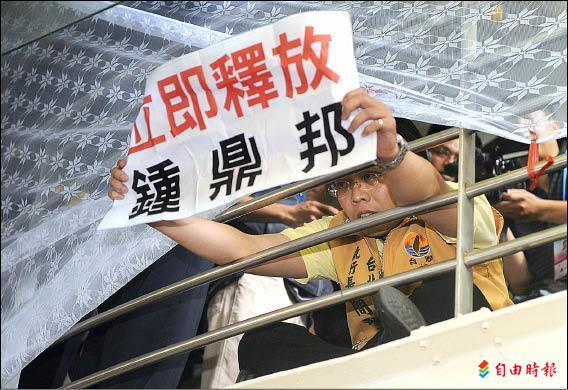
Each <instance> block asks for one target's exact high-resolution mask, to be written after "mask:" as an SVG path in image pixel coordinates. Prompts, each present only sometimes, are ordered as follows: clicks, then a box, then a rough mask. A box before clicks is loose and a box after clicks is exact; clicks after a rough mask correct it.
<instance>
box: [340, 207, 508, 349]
mask: <svg viewBox="0 0 568 390" xmlns="http://www.w3.org/2000/svg"><path fill="white" fill-rule="evenodd" d="M493 215H494V218H495V223H496V230H497V236H499V234H500V233H501V229H502V227H503V217H502V216H501V215H500V214H499V213H498V212H497V211H496V210H495V209H493ZM345 220H346V217H345V215H344V213H343V212H341V213H339V214H337V215H336V216H335V217H334V218H333V219H332V220H331V223H330V227H334V226H338V225H341V224H342V223H344V222H345ZM329 245H330V248H331V254H332V258H333V263H334V266H335V270H336V272H337V277H338V281H339V284H340V285H341V288H342V289H343V288H349V287H353V286H356V285H361V284H365V283H368V282H371V281H373V280H377V279H380V278H382V277H385V276H391V275H395V274H399V273H401V272H405V271H409V270H412V269H416V268H419V267H424V266H426V265H429V264H436V263H440V262H442V261H446V260H451V259H455V257H456V248H455V246H454V245H451V244H448V243H447V242H446V241H445V240H444V239H443V238H442V236H440V234H439V233H438V231H437V230H435V229H434V228H433V227H432V226H430V225H428V224H427V223H425V222H424V221H422V220H420V219H417V218H414V217H411V218H406V219H405V220H404V221H403V222H402V223H401V224H400V225H399V226H398V227H396V228H395V229H392V230H391V231H390V233H389V234H388V235H387V237H386V239H385V241H384V247H383V251H382V253H381V252H379V250H378V247H377V241H376V239H374V238H369V237H361V236H348V237H343V238H338V239H335V240H332V241H330V243H329ZM473 282H474V284H475V285H476V286H477V287H478V288H479V289H480V290H481V292H482V293H483V295H484V296H485V298H486V299H487V302H489V304H490V305H491V308H492V309H493V310H495V309H500V308H502V307H506V306H509V305H512V304H513V302H512V301H511V300H510V299H509V294H508V291H507V285H506V283H505V277H504V275H503V264H502V261H501V259H500V258H499V259H496V260H491V261H489V262H486V263H484V264H478V265H476V266H474V267H473ZM420 283H421V282H415V283H411V284H408V285H404V286H398V288H399V289H400V290H401V291H403V292H404V293H405V294H407V295H408V296H409V295H410V294H412V292H413V291H414V289H415V288H416V287H418V286H419V285H420ZM345 305H346V311H347V323H348V325H349V333H350V335H351V342H352V344H353V348H355V349H358V350H360V349H361V348H362V347H363V346H365V344H366V343H367V342H368V341H369V340H370V339H371V338H372V337H373V336H375V334H376V333H377V332H378V324H377V323H376V316H377V314H376V310H375V307H374V305H373V301H372V299H371V297H370V296H367V297H363V298H359V299H355V300H353V301H349V302H346V303H345Z"/></svg>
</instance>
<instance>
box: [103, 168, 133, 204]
mask: <svg viewBox="0 0 568 390" xmlns="http://www.w3.org/2000/svg"><path fill="white" fill-rule="evenodd" d="M125 166H126V160H118V161H117V162H116V167H114V168H112V170H111V171H110V176H111V177H110V179H109V181H108V184H110V186H111V189H110V190H109V191H108V197H109V198H111V199H112V200H121V199H124V195H123V194H126V193H127V192H128V188H127V187H126V186H125V185H124V183H126V182H127V181H128V176H127V175H126V173H124V171H123V169H124V167H125Z"/></svg>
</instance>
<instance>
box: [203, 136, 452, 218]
mask: <svg viewBox="0 0 568 390" xmlns="http://www.w3.org/2000/svg"><path fill="white" fill-rule="evenodd" d="M458 135H459V129H457V128H455V127H453V128H451V129H447V130H444V131H441V132H439V133H436V134H432V135H429V136H426V137H422V138H419V139H417V140H414V141H411V142H409V143H408V148H409V149H410V150H412V151H413V152H420V151H422V150H425V149H429V148H431V147H434V146H436V145H439V144H441V143H444V142H447V141H450V140H452V139H454V138H456V137H457V136H458ZM376 164H377V163H376V161H369V162H366V163H363V164H359V165H357V166H355V167H353V168H348V169H344V170H341V171H338V172H335V173H332V174H330V175H324V176H319V177H315V178H313V179H308V180H303V181H300V182H297V183H292V184H290V185H287V186H285V187H282V188H278V189H276V190H274V191H271V192H269V193H267V194H264V195H262V196H259V197H257V198H254V199H251V200H249V201H248V202H246V203H242V204H237V205H235V206H232V207H230V208H228V209H227V210H225V211H223V212H221V213H219V214H217V216H215V218H214V221H217V222H227V221H230V220H232V219H235V218H239V217H241V216H243V215H246V214H248V213H251V212H253V211H255V210H258V209H260V208H263V207H265V206H269V205H271V204H273V203H276V202H278V201H279V200H282V199H285V198H288V197H290V196H293V195H296V194H298V193H300V192H304V191H307V190H309V189H311V188H314V187H317V186H319V185H322V184H327V183H330V182H332V181H334V180H335V179H337V178H339V177H343V176H347V175H350V174H352V173H355V172H359V171H361V170H363V169H368V168H370V167H373V166H375V165H376Z"/></svg>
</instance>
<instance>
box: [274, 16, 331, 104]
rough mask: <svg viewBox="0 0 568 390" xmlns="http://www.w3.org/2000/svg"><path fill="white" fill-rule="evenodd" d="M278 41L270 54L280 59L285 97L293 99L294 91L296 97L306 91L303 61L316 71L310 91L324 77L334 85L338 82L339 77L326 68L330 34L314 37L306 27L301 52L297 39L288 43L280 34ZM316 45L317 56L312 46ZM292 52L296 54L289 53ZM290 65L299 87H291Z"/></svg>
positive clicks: (312, 29) (312, 30)
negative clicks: (317, 46) (296, 76)
mask: <svg viewBox="0 0 568 390" xmlns="http://www.w3.org/2000/svg"><path fill="white" fill-rule="evenodd" d="M279 39H280V44H279V45H278V46H276V47H275V48H274V49H272V53H273V54H274V55H278V56H279V57H280V65H281V67H282V71H283V73H284V79H285V81H286V96H287V97H289V98H291V97H293V96H294V90H295V91H296V93H297V94H298V95H301V94H303V93H305V92H306V91H307V90H308V81H307V79H306V72H305V69H304V63H303V61H310V62H311V63H312V64H313V65H314V67H315V69H316V73H315V75H314V78H313V80H312V81H311V82H310V87H312V89H314V90H315V89H317V88H318V86H319V85H320V83H321V80H322V78H323V77H326V78H327V79H329V80H331V81H333V82H334V83H337V82H338V81H339V75H338V74H337V73H335V72H334V71H333V70H332V69H330V68H329V67H328V66H327V59H328V57H329V42H330V41H331V35H330V34H327V35H326V34H320V35H316V34H314V28H313V27H312V26H306V28H305V30H304V45H303V47H302V48H301V50H300V49H299V48H300V46H301V42H300V39H299V38H297V39H293V40H291V41H289V40H288V36H287V34H286V33H283V34H280V36H279ZM317 43H319V46H320V50H319V55H318V54H317V53H316V51H315V50H314V45H315V44H317ZM295 49H299V50H295ZM292 51H294V52H295V53H296V54H290V53H289V52H292ZM300 53H301V54H300ZM292 65H294V66H295V68H296V74H297V75H298V78H299V82H300V85H297V86H293V85H292V77H291V73H290V68H291V66H292Z"/></svg>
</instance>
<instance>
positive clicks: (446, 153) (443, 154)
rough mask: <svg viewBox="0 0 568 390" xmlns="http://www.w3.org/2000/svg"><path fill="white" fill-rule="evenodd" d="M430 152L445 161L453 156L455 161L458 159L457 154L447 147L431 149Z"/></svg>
mask: <svg viewBox="0 0 568 390" xmlns="http://www.w3.org/2000/svg"><path fill="white" fill-rule="evenodd" d="M430 151H431V152H432V153H433V154H435V155H437V156H438V157H440V158H443V159H444V160H448V159H450V158H451V157H452V156H453V157H454V159H455V160H457V159H458V155H457V154H455V153H452V152H451V151H450V150H449V149H448V148H446V147H443V146H442V147H437V148H434V149H430Z"/></svg>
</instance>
